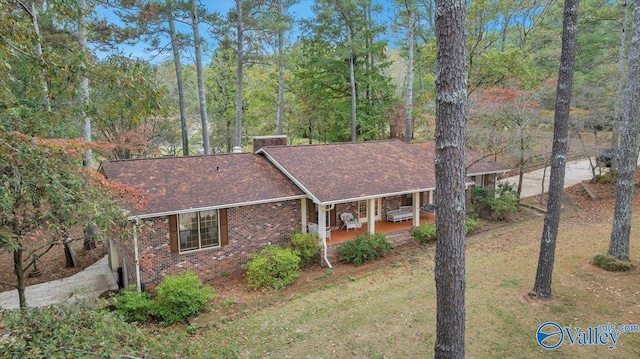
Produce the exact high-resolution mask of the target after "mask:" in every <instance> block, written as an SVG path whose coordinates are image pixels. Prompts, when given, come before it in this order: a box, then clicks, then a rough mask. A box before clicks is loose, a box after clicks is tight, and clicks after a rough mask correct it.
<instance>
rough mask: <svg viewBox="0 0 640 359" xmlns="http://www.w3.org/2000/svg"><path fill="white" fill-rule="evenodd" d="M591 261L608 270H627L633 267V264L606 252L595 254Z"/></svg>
mask: <svg viewBox="0 0 640 359" xmlns="http://www.w3.org/2000/svg"><path fill="white" fill-rule="evenodd" d="M591 263H592V264H593V265H594V266H596V267H599V268H602V269H604V270H606V271H609V272H628V271H630V270H631V269H633V265H631V263H629V262H624V261H621V260H618V259H615V258H612V257H609V256H608V255H606V254H602V253H599V254H596V255H595V256H593V258H592V259H591Z"/></svg>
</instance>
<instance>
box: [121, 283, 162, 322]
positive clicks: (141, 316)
mask: <svg viewBox="0 0 640 359" xmlns="http://www.w3.org/2000/svg"><path fill="white" fill-rule="evenodd" d="M111 299H112V302H113V306H114V307H115V308H116V311H117V312H118V313H120V314H122V315H123V316H124V318H125V319H126V320H127V321H129V322H144V321H147V320H148V319H149V317H150V316H151V313H152V312H153V306H154V304H155V303H154V302H153V300H151V298H150V297H149V294H147V293H145V292H139V291H138V289H136V287H135V286H132V287H129V288H128V289H125V290H124V291H122V292H121V293H120V294H117V295H115V296H113V297H111Z"/></svg>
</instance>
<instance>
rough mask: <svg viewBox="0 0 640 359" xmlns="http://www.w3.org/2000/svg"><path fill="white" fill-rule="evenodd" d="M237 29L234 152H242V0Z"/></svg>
mask: <svg viewBox="0 0 640 359" xmlns="http://www.w3.org/2000/svg"><path fill="white" fill-rule="evenodd" d="M236 15H237V17H238V18H237V19H236V21H237V23H236V31H237V32H238V33H237V39H238V57H237V68H236V134H235V142H234V146H233V152H242V63H243V58H242V57H243V56H242V55H243V54H242V52H243V51H244V49H243V42H244V34H243V33H242V31H243V26H242V21H243V20H242V0H236Z"/></svg>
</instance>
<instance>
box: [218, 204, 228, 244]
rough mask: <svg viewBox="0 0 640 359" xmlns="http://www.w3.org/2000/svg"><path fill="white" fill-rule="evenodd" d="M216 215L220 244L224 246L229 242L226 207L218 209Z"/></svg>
mask: <svg viewBox="0 0 640 359" xmlns="http://www.w3.org/2000/svg"><path fill="white" fill-rule="evenodd" d="M218 216H219V217H220V219H219V220H220V245H221V246H226V245H227V244H229V223H228V220H227V209H226V208H222V209H220V210H218Z"/></svg>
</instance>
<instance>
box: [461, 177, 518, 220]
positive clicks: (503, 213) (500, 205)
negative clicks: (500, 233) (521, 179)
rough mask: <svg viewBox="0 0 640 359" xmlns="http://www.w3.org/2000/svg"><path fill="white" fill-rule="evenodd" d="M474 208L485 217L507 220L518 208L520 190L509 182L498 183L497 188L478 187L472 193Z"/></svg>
mask: <svg viewBox="0 0 640 359" xmlns="http://www.w3.org/2000/svg"><path fill="white" fill-rule="evenodd" d="M471 202H472V204H473V206H474V209H475V211H476V212H478V214H479V215H480V216H481V217H483V218H489V219H494V220H499V221H502V220H505V219H507V218H509V216H511V215H512V214H514V213H515V212H516V211H517V210H518V202H519V198H518V192H517V191H516V190H515V189H513V186H512V185H511V184H510V183H508V182H503V183H500V184H498V188H497V189H496V190H488V189H486V188H482V187H476V188H475V189H474V190H473V193H472V194H471Z"/></svg>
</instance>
